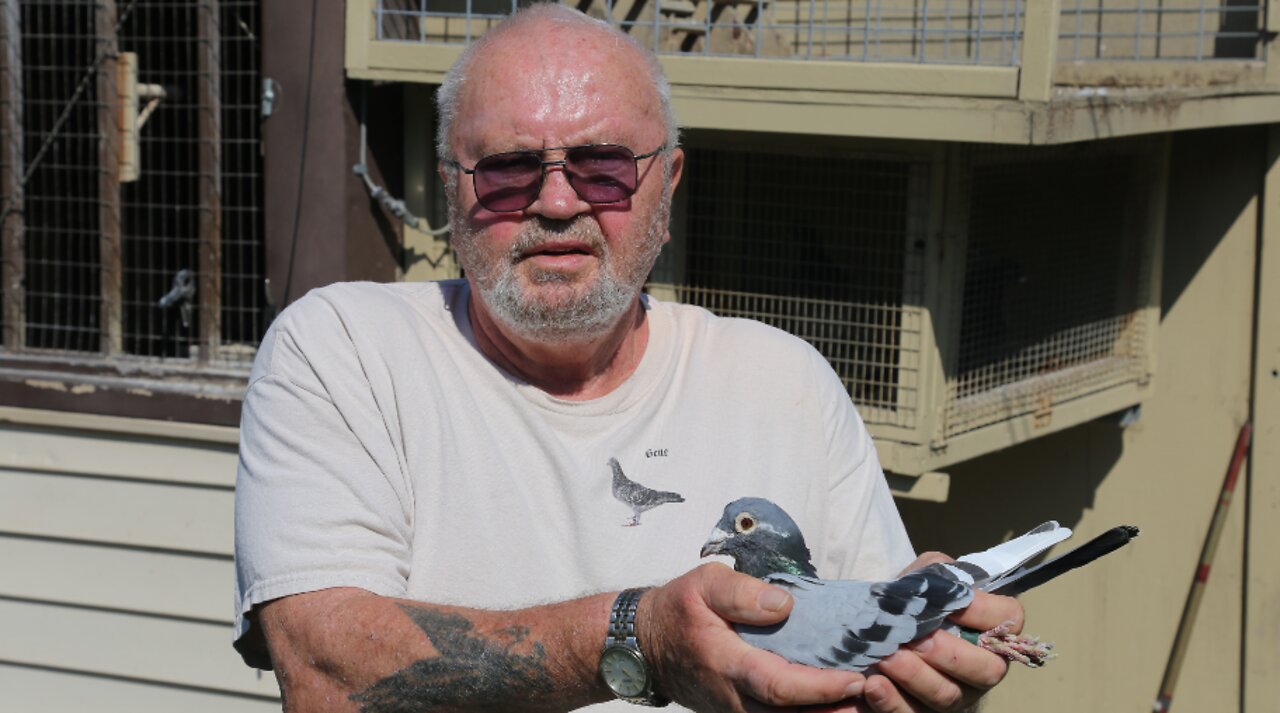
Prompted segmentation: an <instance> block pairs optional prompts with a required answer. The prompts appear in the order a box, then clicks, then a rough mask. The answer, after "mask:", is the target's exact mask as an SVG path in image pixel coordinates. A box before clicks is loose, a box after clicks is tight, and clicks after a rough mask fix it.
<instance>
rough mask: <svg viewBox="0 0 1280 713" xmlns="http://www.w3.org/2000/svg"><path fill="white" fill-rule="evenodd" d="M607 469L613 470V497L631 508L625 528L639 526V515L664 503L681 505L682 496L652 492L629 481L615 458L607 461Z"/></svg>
mask: <svg viewBox="0 0 1280 713" xmlns="http://www.w3.org/2000/svg"><path fill="white" fill-rule="evenodd" d="M609 467H610V468H612V469H613V497H615V498H617V499H618V501H619V502H621V503H622V504H623V505H626V506H627V507H629V508H631V512H632V516H631V520H630V521H629V522H627V524H626V527H635V526H636V525H639V524H640V515H641V513H644V512H646V511H649V510H652V509H654V508H656V507H658V506H659V505H663V504H665V503H682V502H684V496H682V495H680V493H670V492H667V491H664V490H654V489H653V488H646V487H645V486H643V485H641V484H639V483H637V482H636V481H634V480H631V479H630V478H628V477H627V476H626V474H625V473H623V472H622V466H621V465H620V464H619V463H618V459H617V458H610V459H609Z"/></svg>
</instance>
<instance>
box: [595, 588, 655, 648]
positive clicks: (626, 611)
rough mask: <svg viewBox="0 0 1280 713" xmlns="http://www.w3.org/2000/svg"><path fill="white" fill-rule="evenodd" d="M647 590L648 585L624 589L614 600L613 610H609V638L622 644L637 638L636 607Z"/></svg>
mask: <svg viewBox="0 0 1280 713" xmlns="http://www.w3.org/2000/svg"><path fill="white" fill-rule="evenodd" d="M647 591H649V590H648V587H640V588H636V589H624V590H623V591H621V592H619V593H618V598H617V599H615V600H613V610H612V611H610V612H609V638H610V639H612V640H613V641H614V642H615V643H619V644H622V643H625V642H626V640H627V639H634V638H635V636H636V609H638V608H639V607H640V597H641V596H642V595H643V594H644V593H645V592H647ZM606 643H608V642H606Z"/></svg>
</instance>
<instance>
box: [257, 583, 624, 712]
mask: <svg viewBox="0 0 1280 713" xmlns="http://www.w3.org/2000/svg"><path fill="white" fill-rule="evenodd" d="M612 601H613V598H612V595H608V594H605V595H597V596H593V597H586V598H583V599H578V600H573V601H570V602H563V603H558V604H551V605H546V606H540V607H534V608H531V609H523V610H516V611H485V610H477V609H467V608H461V607H450V606H440V605H432V604H424V603H421V602H414V601H410V600H403V599H391V598H386V597H379V596H376V595H373V594H370V593H368V592H363V591H361V590H350V589H335V590H324V591H320V592H312V593H308V594H300V595H295V596H293V597H286V598H284V599H280V600H277V601H275V602H272V603H270V604H268V605H267V606H266V607H264V608H263V610H262V612H261V614H260V619H261V622H262V625H263V630H264V632H265V633H266V635H267V641H268V647H269V648H270V651H271V655H272V661H273V663H274V665H275V667H276V675H277V678H278V679H279V681H280V688H281V693H282V695H283V696H284V700H285V709H286V710H296V711H311V710H334V711H337V710H347V711H362V712H368V713H388V712H394V711H470V710H494V709H501V710H534V711H559V710H569V709H573V708H577V707H580V706H583V705H586V704H588V703H593V702H597V701H602V700H606V699H607V698H608V697H609V694H608V692H607V691H606V690H605V689H604V687H603V686H602V685H601V684H600V683H599V682H598V679H597V676H596V662H597V660H598V658H599V653H600V647H601V644H602V642H603V641H604V637H605V628H606V626H607V622H608V612H609V607H610V605H611V603H612Z"/></svg>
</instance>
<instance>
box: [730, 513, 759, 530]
mask: <svg viewBox="0 0 1280 713" xmlns="http://www.w3.org/2000/svg"><path fill="white" fill-rule="evenodd" d="M733 526H734V528H735V529H736V530H737V531H738V532H750V531H751V530H752V529H753V528H755V526H756V521H755V518H753V517H751V514H750V513H745V512H744V513H742V514H740V515H738V517H737V519H736V520H734V521H733Z"/></svg>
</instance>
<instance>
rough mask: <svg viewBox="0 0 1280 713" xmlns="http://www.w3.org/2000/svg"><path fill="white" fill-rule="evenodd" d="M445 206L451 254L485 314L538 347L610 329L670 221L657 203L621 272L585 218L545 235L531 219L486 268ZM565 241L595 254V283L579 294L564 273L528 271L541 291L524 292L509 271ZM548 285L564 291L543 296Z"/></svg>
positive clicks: (472, 238)
mask: <svg viewBox="0 0 1280 713" xmlns="http://www.w3.org/2000/svg"><path fill="white" fill-rule="evenodd" d="M450 203H451V206H450V218H451V221H452V224H453V226H454V228H453V234H452V244H453V249H454V250H455V251H456V252H457V254H458V261H459V263H460V264H461V265H462V266H463V269H464V270H466V274H467V277H468V279H469V280H470V281H471V283H472V285H473V286H474V287H475V288H476V290H477V291H478V292H479V293H480V297H481V299H482V301H483V302H484V305H485V306H486V307H487V308H488V310H489V313H490V314H491V315H492V316H493V318H494V319H496V320H497V321H498V322H500V323H501V324H502V325H503V326H505V327H506V328H507V329H509V330H511V331H512V332H513V333H515V334H516V335H519V336H520V337H521V338H524V339H527V340H530V341H535V342H541V343H544V344H558V343H570V342H585V341H590V340H592V339H595V338H597V337H599V336H601V335H603V334H605V333H606V332H608V331H609V330H610V329H613V328H614V327H615V326H617V324H618V322H619V321H620V320H621V319H623V317H624V316H625V315H626V314H627V311H628V310H629V309H631V307H632V306H633V305H634V304H635V302H636V299H637V297H638V296H639V294H640V289H641V288H642V287H643V286H644V282H645V280H646V279H648V276H649V271H650V270H652V269H653V263H654V261H655V260H657V259H658V253H659V252H661V250H662V244H663V236H664V235H665V232H666V221H667V216H668V215H669V214H670V205H669V202H667V201H664V202H663V204H662V205H661V206H660V207H659V208H658V209H657V210H655V211H654V216H653V220H652V221H650V224H649V225H647V226H645V231H644V234H643V235H642V236H640V240H641V242H640V244H639V245H638V246H637V251H636V252H635V253H634V254H633V256H632V258H633V259H632V260H631V261H630V264H627V265H624V264H620V263H619V262H618V260H619V258H618V257H617V255H616V253H614V252H612V251H611V250H610V248H609V244H608V241H606V240H605V238H604V235H603V234H602V233H601V232H600V226H599V224H598V223H596V221H595V220H594V219H592V218H589V217H586V216H579V217H577V218H575V219H574V220H573V221H572V222H568V223H562V224H560V225H562V226H563V227H560V226H555V227H550V226H549V225H548V224H549V223H550V221H547V220H545V219H542V218H535V219H532V220H530V222H529V223H528V224H527V225H526V226H525V227H524V228H523V229H522V230H521V231H520V234H519V235H518V236H517V238H516V241H515V243H513V244H512V246H511V249H510V250H508V252H507V254H506V255H504V256H502V258H501V259H499V260H492V259H490V264H488V265H485V261H486V256H485V254H484V252H483V241H484V236H483V234H481V233H480V232H479V231H474V230H472V229H471V227H470V226H469V225H468V224H467V222H466V220H465V218H464V217H463V216H461V215H459V214H458V211H457V210H456V209H455V208H454V206H455V205H456V201H451V202H450ZM565 238H569V239H572V240H574V241H580V242H582V243H583V244H585V245H587V246H588V247H589V248H590V249H591V250H592V251H593V252H594V253H595V254H596V256H597V258H598V259H599V261H600V266H599V268H600V269H599V270H598V271H597V273H596V276H595V278H594V280H595V281H594V283H592V284H591V285H589V286H586V288H585V291H582V289H580V288H578V286H577V285H575V284H574V283H573V282H571V278H570V277H569V276H567V275H565V274H563V273H559V272H552V271H534V272H532V273H531V274H530V277H531V279H532V281H533V282H534V283H535V286H537V287H539V288H541V289H540V290H538V291H537V292H533V291H532V290H529V291H526V288H525V287H522V285H521V278H520V277H519V276H518V274H517V273H516V270H515V266H516V264H518V263H519V262H520V259H521V256H522V255H525V254H527V253H528V252H529V251H530V250H532V249H534V248H536V247H537V246H538V245H541V244H543V243H545V242H549V241H552V240H561V239H565ZM588 279H590V278H588ZM555 283H563V286H562V287H561V288H560V289H555V290H548V289H546V288H547V287H549V286H552V285H554V284H555Z"/></svg>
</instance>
